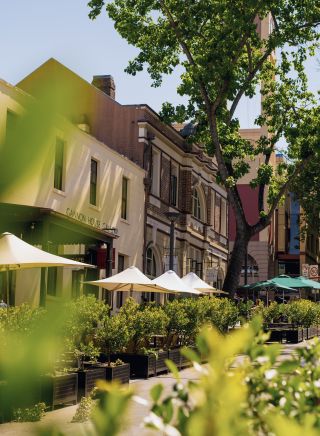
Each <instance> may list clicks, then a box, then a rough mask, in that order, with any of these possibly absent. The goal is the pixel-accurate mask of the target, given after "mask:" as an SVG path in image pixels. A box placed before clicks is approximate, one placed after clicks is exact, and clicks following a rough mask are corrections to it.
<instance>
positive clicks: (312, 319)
mask: <svg viewBox="0 0 320 436" xmlns="http://www.w3.org/2000/svg"><path fill="white" fill-rule="evenodd" d="M284 313H285V315H286V316H287V318H288V320H289V322H291V323H293V324H296V325H297V326H301V327H310V326H311V325H317V324H318V323H319V308H318V306H317V304H316V303H313V302H312V301H309V300H303V299H302V300H297V301H293V302H292V303H289V304H287V305H285V309H284Z"/></svg>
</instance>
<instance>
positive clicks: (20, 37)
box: [0, 0, 320, 127]
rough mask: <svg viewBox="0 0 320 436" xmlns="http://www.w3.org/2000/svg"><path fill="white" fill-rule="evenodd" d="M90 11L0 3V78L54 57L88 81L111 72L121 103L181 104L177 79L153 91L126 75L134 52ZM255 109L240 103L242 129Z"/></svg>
mask: <svg viewBox="0 0 320 436" xmlns="http://www.w3.org/2000/svg"><path fill="white" fill-rule="evenodd" d="M88 11H89V9H88V7H87V1H86V0H54V1H49V0H0V59H1V61H0V78H2V79H4V80H6V81H7V82H9V83H12V84H16V83H17V82H18V81H19V80H21V79H22V78H23V77H25V76H26V75H27V74H29V73H30V72H31V71H33V70H34V69H35V68H37V67H38V66H39V65H41V64H42V63H43V62H45V61H46V60H47V59H49V58H50V57H54V58H56V59H57V60H58V61H60V62H61V63H63V64H64V65H66V66H67V67H68V68H70V69H71V70H73V71H74V72H75V73H77V74H79V75H80V76H81V77H83V78H84V79H86V80H87V81H89V82H91V80H92V76H93V75H96V74H112V75H113V77H114V79H115V82H116V88H117V89H116V98H117V100H118V101H119V102H120V103H123V104H132V103H147V104H148V105H149V106H151V107H152V108H153V109H155V110H156V111H159V110H160V108H161V104H162V103H163V102H164V101H166V100H168V101H171V102H173V103H176V104H177V103H180V102H182V99H181V97H180V96H178V95H177V93H176V85H177V81H178V80H177V77H178V76H177V75H176V76H170V77H168V78H166V79H165V80H164V83H163V85H162V87H161V88H156V89H155V88H151V86H150V84H151V81H150V79H149V77H148V74H147V73H145V72H143V73H140V74H138V75H137V76H135V77H132V76H129V75H128V74H126V73H124V71H123V70H124V68H125V67H126V65H127V61H128V60H129V59H130V58H132V57H134V55H135V54H136V53H137V51H136V49H135V48H134V47H131V46H129V45H128V44H127V42H126V41H124V40H123V39H121V38H120V36H119V35H118V34H117V32H116V31H115V30H114V28H113V23H112V22H111V21H110V20H109V19H108V17H107V15H106V13H103V14H102V16H100V17H99V18H98V19H96V20H95V21H91V20H89V18H88ZM319 71H320V66H319V65H318V64H317V62H316V61H315V60H312V61H310V62H308V72H309V76H310V79H311V82H312V83H311V84H312V88H313V89H317V88H320V83H319V79H318V77H319ZM258 107H259V104H258V99H256V101H250V102H248V101H245V102H243V103H242V104H241V107H240V110H239V111H238V116H239V118H240V121H241V126H242V127H252V123H253V119H254V116H255V114H256V111H257V108H258Z"/></svg>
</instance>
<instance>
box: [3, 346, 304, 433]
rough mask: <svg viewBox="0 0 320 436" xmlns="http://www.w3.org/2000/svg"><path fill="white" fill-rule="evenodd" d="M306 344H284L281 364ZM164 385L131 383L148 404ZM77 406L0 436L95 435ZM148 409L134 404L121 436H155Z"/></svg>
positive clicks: (186, 373) (190, 375) (13, 426)
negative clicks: (147, 422)
mask: <svg viewBox="0 0 320 436" xmlns="http://www.w3.org/2000/svg"><path fill="white" fill-rule="evenodd" d="M304 345H305V342H301V343H300V344H283V350H282V353H281V355H280V356H279V360H284V359H286V358H288V356H289V355H291V354H292V353H293V352H294V350H295V349H296V348H298V347H303V346H304ZM180 375H181V378H182V381H187V380H196V379H197V373H196V371H195V370H194V369H193V368H187V369H185V370H183V371H181V372H180ZM160 382H161V383H163V385H164V387H165V390H164V392H166V391H167V392H168V391H169V390H170V388H171V386H172V385H173V383H174V382H175V379H174V378H173V377H172V376H171V374H164V375H160V376H158V377H151V378H149V379H148V380H132V381H131V382H130V384H131V386H132V387H133V388H134V391H135V394H136V395H138V396H140V397H142V398H144V399H145V400H147V401H149V391H150V389H151V387H152V386H153V385H154V384H157V383H160ZM76 408H77V406H70V407H64V408H62V409H59V410H55V411H53V412H48V413H47V414H46V415H45V417H44V418H43V420H42V421H41V422H39V423H35V424H34V423H7V424H1V425H0V435H1V436H3V435H5V436H20V435H21V436H34V435H36V434H37V432H36V431H37V430H39V429H42V430H43V429H44V428H46V427H47V426H51V425H53V424H55V425H57V426H58V427H59V428H60V429H61V430H62V431H63V433H64V434H65V435H67V436H82V435H83V436H88V435H90V436H91V435H92V427H91V424H90V423H85V424H78V423H72V422H71V420H72V417H73V416H74V414H75V412H76ZM148 410H149V409H148V407H146V406H143V405H141V404H137V403H135V402H132V405H131V407H130V410H129V413H128V420H127V422H126V423H125V424H126V430H124V431H123V432H122V433H121V436H136V435H137V433H139V436H151V435H153V436H155V435H156V432H154V431H151V430H147V429H144V428H143V427H142V425H141V423H142V421H143V418H144V417H145V416H146V415H147V413H148Z"/></svg>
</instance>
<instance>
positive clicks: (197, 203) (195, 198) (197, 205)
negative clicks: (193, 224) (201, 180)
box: [192, 188, 201, 220]
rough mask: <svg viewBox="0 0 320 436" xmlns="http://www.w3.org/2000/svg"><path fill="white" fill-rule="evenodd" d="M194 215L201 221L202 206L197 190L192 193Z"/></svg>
mask: <svg viewBox="0 0 320 436" xmlns="http://www.w3.org/2000/svg"><path fill="white" fill-rule="evenodd" d="M192 215H193V216H194V217H195V218H197V219H198V220H200V219H201V204H200V197H199V192H198V190H197V189H196V188H194V189H193V191H192Z"/></svg>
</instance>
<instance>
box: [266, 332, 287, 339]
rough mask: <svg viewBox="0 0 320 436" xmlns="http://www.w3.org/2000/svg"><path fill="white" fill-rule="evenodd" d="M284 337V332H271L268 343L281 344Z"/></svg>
mask: <svg viewBox="0 0 320 436" xmlns="http://www.w3.org/2000/svg"><path fill="white" fill-rule="evenodd" d="M284 337H286V331H285V330H271V331H270V338H269V341H270V342H282V340H283V338H284Z"/></svg>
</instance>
